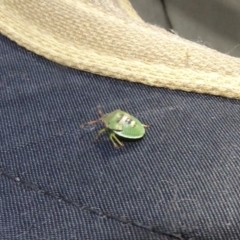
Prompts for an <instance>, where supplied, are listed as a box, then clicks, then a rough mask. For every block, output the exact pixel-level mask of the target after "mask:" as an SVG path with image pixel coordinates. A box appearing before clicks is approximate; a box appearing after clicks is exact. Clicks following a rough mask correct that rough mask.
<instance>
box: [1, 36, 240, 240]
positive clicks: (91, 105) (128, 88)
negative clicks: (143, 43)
mask: <svg viewBox="0 0 240 240" xmlns="http://www.w3.org/2000/svg"><path fill="white" fill-rule="evenodd" d="M0 56H1V57H0V113H1V118H0V142H1V145H0V191H1V194H0V208H1V214H0V238H1V239H9V240H10V239H11V240H14V239H18V240H19V239H20V240H22V239H24V240H28V239H31V240H32V239H76V240H78V239H104V240H112V239H116V240H118V239H124V240H139V239H140V240H141V239H150V240H151V239H154V240H155V239H160V240H170V239H171V240H174V239H182V240H190V239H191V240H210V239H211V240H219V239H224V240H225V239H229V240H231V239H233V240H235V239H240V233H239V221H240V216H239V208H240V203H239V185H240V178H239V169H240V157H239V156H240V154H239V145H240V140H239V129H240V119H239V113H240V103H239V101H237V100H233V99H226V98H220V97H214V96H209V95H200V94H194V93H186V92H182V91H171V90H167V89H163V88H155V87H150V86H146V85H143V84H137V83H131V82H126V81H118V80H116V79H111V78H107V77H102V76H99V75H94V74H91V73H86V72H83V71H79V70H74V69H71V68H66V67H64V66H61V65H58V64H55V63H53V62H51V61H48V60H46V59H44V58H42V57H39V56H37V55H35V54H33V53H32V52H28V51H26V50H25V49H23V48H20V47H19V46H17V45H16V44H15V43H13V42H11V41H10V40H9V39H7V38H5V37H3V36H1V37H0ZM98 105H101V106H102V108H103V110H104V112H110V111H113V110H115V109H117V108H120V109H122V110H125V111H128V112H130V113H131V114H132V115H134V116H135V117H137V118H138V119H139V120H140V121H141V122H143V123H145V124H149V125H150V127H149V128H148V129H147V131H146V135H145V136H144V138H143V139H141V140H139V141H129V142H126V141H125V142H124V144H125V147H123V148H120V149H118V150H116V149H114V148H113V147H112V144H111V142H110V141H109V139H108V137H107V136H106V135H103V136H102V137H101V138H100V139H99V140H98V141H97V142H94V137H95V136H96V134H97V132H98V130H99V129H100V126H99V125H93V126H87V127H85V128H81V127H80V126H81V124H83V123H86V122H88V121H90V120H93V119H96V118H97V117H98V113H97V106H98Z"/></svg>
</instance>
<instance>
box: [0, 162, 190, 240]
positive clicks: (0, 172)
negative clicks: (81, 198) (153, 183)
mask: <svg viewBox="0 0 240 240" xmlns="http://www.w3.org/2000/svg"><path fill="white" fill-rule="evenodd" d="M0 176H4V177H6V178H8V179H10V180H12V181H14V182H15V183H17V184H18V185H22V186H24V187H27V188H28V189H30V190H32V191H34V192H36V193H38V194H43V195H46V196H49V197H51V198H53V199H55V200H58V201H62V202H64V203H67V204H69V205H72V206H74V207H77V208H79V209H81V210H82V211H86V212H88V213H92V214H95V215H97V216H99V217H105V218H107V219H112V220H115V221H118V222H120V223H122V224H126V225H130V226H133V227H139V228H142V229H144V230H147V231H149V232H151V233H156V234H160V235H164V236H168V237H172V238H174V239H179V240H187V239H186V238H185V237H183V236H182V234H173V233H167V232H162V231H159V228H158V229H156V227H154V226H148V225H144V224H142V223H139V222H135V221H131V220H129V219H127V218H126V217H125V216H124V218H121V217H117V216H114V215H113V214H111V213H108V212H104V211H99V208H94V207H91V206H88V205H84V204H83V203H79V202H75V201H73V200H71V199H68V198H66V197H65V196H61V195H56V194H53V193H51V192H50V191H48V190H45V189H42V188H41V187H39V186H37V185H35V184H33V183H30V182H27V181H25V180H22V179H20V178H19V177H15V176H13V175H12V174H10V173H8V172H7V171H5V170H4V169H3V168H2V167H0Z"/></svg>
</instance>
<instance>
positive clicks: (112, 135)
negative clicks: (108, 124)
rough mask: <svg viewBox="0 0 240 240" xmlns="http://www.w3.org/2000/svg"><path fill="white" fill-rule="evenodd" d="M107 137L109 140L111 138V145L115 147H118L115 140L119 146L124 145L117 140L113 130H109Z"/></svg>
mask: <svg viewBox="0 0 240 240" xmlns="http://www.w3.org/2000/svg"><path fill="white" fill-rule="evenodd" d="M109 138H110V140H111V142H112V143H113V146H114V147H115V148H117V147H118V145H117V144H116V142H117V143H118V144H119V145H120V146H121V147H123V146H124V145H123V144H122V143H121V142H120V141H119V140H118V138H117V137H116V135H115V133H114V132H111V133H110V134H109ZM114 140H115V142H114Z"/></svg>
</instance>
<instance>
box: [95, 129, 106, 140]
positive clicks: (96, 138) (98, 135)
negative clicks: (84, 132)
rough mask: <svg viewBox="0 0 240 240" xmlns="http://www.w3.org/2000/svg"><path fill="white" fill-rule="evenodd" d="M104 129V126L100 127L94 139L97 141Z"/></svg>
mask: <svg viewBox="0 0 240 240" xmlns="http://www.w3.org/2000/svg"><path fill="white" fill-rule="evenodd" d="M105 131H106V128H103V129H101V130H100V131H99V132H98V134H97V136H96V137H95V141H97V140H98V138H99V137H100V135H101V134H102V133H104V132H105Z"/></svg>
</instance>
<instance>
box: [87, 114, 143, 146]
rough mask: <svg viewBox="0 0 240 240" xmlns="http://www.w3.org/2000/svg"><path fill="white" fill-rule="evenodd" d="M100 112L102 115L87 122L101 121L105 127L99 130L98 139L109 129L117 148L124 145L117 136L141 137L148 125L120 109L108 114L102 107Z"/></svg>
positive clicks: (110, 136) (127, 137)
mask: <svg viewBox="0 0 240 240" xmlns="http://www.w3.org/2000/svg"><path fill="white" fill-rule="evenodd" d="M98 112H99V114H100V116H101V117H100V118H99V119H97V120H94V121H90V122H88V123H87V124H88V125H91V124H95V123H98V122H101V123H102V124H103V128H102V129H101V130H100V131H99V132H98V134H97V136H96V140H97V139H98V138H99V136H100V135H101V134H102V133H104V132H106V131H107V132H108V133H109V138H110V140H111V142H112V143H113V146H114V147H115V148H117V147H119V146H121V147H123V146H124V145H123V143H122V142H120V140H119V139H118V138H117V136H119V137H123V138H126V139H139V138H142V137H143V136H144V134H145V128H146V127H148V125H145V124H142V123H141V122H140V121H139V120H138V119H137V118H135V117H133V116H132V115H130V114H129V113H127V112H124V111H122V110H120V109H117V110H115V111H113V112H110V113H106V114H103V112H102V111H101V110H100V109H98Z"/></svg>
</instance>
